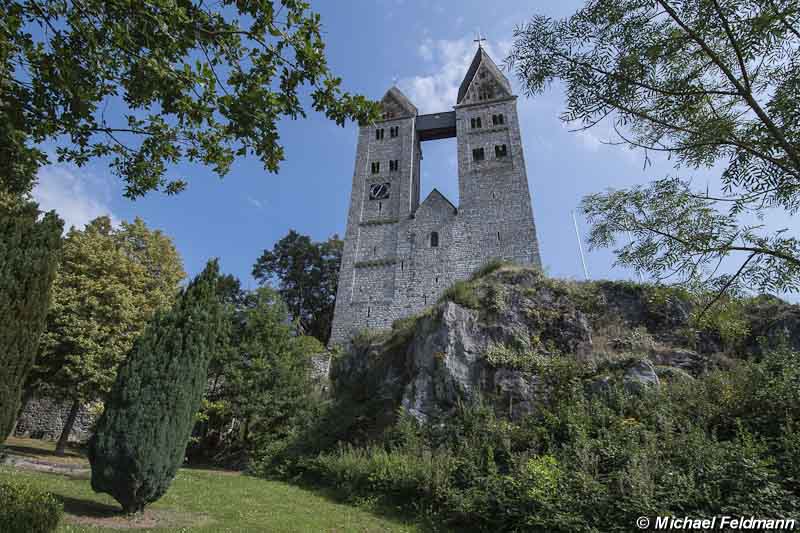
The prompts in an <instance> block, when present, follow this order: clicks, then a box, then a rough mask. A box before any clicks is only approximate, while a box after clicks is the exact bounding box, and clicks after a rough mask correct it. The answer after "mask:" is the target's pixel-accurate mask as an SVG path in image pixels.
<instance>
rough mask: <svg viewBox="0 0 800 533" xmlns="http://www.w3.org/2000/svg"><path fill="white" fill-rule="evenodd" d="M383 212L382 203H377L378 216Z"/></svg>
mask: <svg viewBox="0 0 800 533" xmlns="http://www.w3.org/2000/svg"><path fill="white" fill-rule="evenodd" d="M382 211H383V202H378V214H381V212H382Z"/></svg>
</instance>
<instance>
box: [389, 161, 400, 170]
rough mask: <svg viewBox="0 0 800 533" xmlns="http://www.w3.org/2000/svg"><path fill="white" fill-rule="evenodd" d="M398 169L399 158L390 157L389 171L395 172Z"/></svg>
mask: <svg viewBox="0 0 800 533" xmlns="http://www.w3.org/2000/svg"><path fill="white" fill-rule="evenodd" d="M398 170H400V160H399V159H391V160H390V161H389V172H397V171H398Z"/></svg>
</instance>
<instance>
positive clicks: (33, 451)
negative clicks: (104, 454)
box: [3, 443, 86, 460]
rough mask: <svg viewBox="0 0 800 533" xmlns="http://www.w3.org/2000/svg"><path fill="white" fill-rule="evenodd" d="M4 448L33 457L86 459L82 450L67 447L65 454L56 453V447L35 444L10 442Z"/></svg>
mask: <svg viewBox="0 0 800 533" xmlns="http://www.w3.org/2000/svg"><path fill="white" fill-rule="evenodd" d="M3 448H4V449H5V451H6V452H8V453H13V454H15V455H21V456H23V457H30V458H32V459H37V458H39V459H41V458H50V457H52V458H54V459H61V460H64V459H86V457H85V456H84V455H82V454H81V453H80V452H78V451H76V450H74V449H72V450H70V449H67V450H65V451H64V455H56V452H55V449H53V450H48V449H45V448H37V447H35V446H25V445H22V444H9V443H6V444H5V445H4V446H3Z"/></svg>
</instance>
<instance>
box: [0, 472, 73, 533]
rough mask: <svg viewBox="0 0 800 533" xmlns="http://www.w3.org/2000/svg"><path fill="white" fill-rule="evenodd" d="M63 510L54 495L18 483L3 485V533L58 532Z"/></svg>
mask: <svg viewBox="0 0 800 533" xmlns="http://www.w3.org/2000/svg"><path fill="white" fill-rule="evenodd" d="M63 514H64V507H63V505H62V504H61V502H60V501H59V500H58V499H57V498H56V497H55V496H53V495H52V494H50V493H48V492H42V491H39V490H37V489H34V488H33V487H30V486H28V485H26V484H24V483H20V482H17V481H12V482H8V481H0V531H2V532H3V533H49V532H50V531H55V530H56V528H57V527H58V523H59V522H60V521H61V517H62V516H63Z"/></svg>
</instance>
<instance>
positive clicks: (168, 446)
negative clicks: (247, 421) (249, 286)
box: [89, 260, 222, 513]
mask: <svg viewBox="0 0 800 533" xmlns="http://www.w3.org/2000/svg"><path fill="white" fill-rule="evenodd" d="M218 277H219V267H218V264H217V261H216V260H213V261H209V263H208V265H207V266H206V268H205V270H203V272H202V273H201V274H200V275H199V276H197V277H196V278H195V279H194V280H193V281H192V282H191V283H190V284H189V286H188V287H187V288H186V289H184V291H183V292H182V293H181V295H180V296H179V297H178V300H177V302H176V303H175V305H174V306H173V307H172V309H170V310H168V311H160V312H157V313H156V315H155V316H154V318H153V319H152V320H151V322H150V323H149V324H148V325H147V327H146V328H145V330H144V333H143V334H142V335H141V336H140V337H139V338H138V339H137V340H136V342H135V343H134V346H133V348H132V349H131V351H130V353H129V355H128V357H127V359H126V360H125V361H124V362H123V363H122V365H121V366H120V369H119V372H118V374H117V379H116V381H115V382H114V385H113V387H112V389H111V392H110V394H109V396H108V398H107V399H106V403H105V411H104V412H103V415H102V416H101V417H100V420H99V421H98V423H97V429H96V432H95V434H94V436H93V437H92V439H91V441H90V442H89V461H90V462H91V464H92V488H93V489H94V490H95V491H96V492H106V493H108V494H110V495H111V496H113V497H114V498H115V499H116V500H117V501H118V502H119V503H120V504H121V505H122V508H123V510H124V511H125V512H126V513H134V512H139V511H142V510H143V509H144V507H145V505H147V504H149V503H151V502H154V501H156V500H157V499H158V498H160V497H161V496H162V495H163V494H164V493H165V492H166V491H167V489H168V488H169V485H170V483H171V482H172V478H173V477H175V473H176V471H177V470H178V467H180V465H181V463H182V462H183V458H184V453H185V451H186V444H187V443H188V441H189V437H190V435H191V431H192V427H193V425H194V417H195V414H196V413H197V411H198V409H199V407H200V400H201V398H202V396H203V392H204V391H205V388H206V380H207V371H208V363H209V360H210V359H211V355H212V353H213V350H214V346H215V343H216V338H217V334H218V331H219V330H220V327H221V318H222V307H221V304H220V302H219V300H218V297H217V290H216V286H217V279H218Z"/></svg>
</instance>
